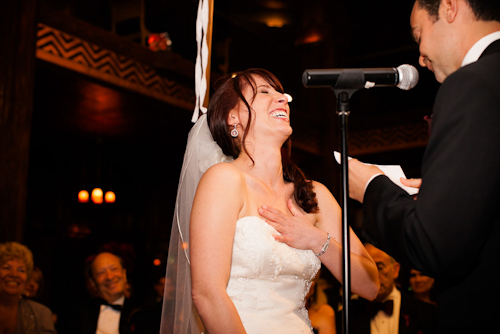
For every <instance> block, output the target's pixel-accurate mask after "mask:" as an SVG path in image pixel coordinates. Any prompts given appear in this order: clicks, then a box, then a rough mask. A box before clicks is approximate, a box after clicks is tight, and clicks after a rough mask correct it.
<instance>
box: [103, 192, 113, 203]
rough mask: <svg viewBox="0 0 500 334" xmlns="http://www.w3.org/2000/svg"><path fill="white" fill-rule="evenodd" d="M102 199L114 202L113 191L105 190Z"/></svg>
mask: <svg viewBox="0 0 500 334" xmlns="http://www.w3.org/2000/svg"><path fill="white" fill-rule="evenodd" d="M104 201H106V203H114V202H115V201H116V195H115V193H114V192H112V191H107V192H106V194H105V195H104Z"/></svg>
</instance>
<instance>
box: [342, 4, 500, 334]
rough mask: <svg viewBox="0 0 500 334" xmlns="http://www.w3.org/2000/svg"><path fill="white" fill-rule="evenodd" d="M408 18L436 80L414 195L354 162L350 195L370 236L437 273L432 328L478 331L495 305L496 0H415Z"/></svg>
mask: <svg viewBox="0 0 500 334" xmlns="http://www.w3.org/2000/svg"><path fill="white" fill-rule="evenodd" d="M410 24H411V29H412V33H413V36H414V38H415V41H416V42H417V43H419V50H420V59H419V61H420V64H421V65H422V66H424V67H427V68H428V69H429V70H431V71H433V72H434V74H435V77H436V79H437V80H438V81H439V82H442V85H441V87H440V89H439V91H438V94H437V96H436V101H435V104H434V111H433V118H432V131H431V136H430V139H429V143H428V146H427V148H426V152H425V155H424V158H423V162H422V186H421V189H420V193H419V195H418V199H417V200H416V201H414V200H413V199H412V197H410V196H409V195H408V194H407V193H406V192H405V191H404V190H402V189H401V188H399V187H398V186H396V185H395V184H394V183H392V182H391V181H390V180H389V179H388V178H387V177H385V176H384V175H383V173H382V172H381V171H380V170H379V169H378V168H376V167H374V166H367V165H364V164H362V163H360V162H359V161H357V160H356V159H352V160H350V162H349V185H350V196H351V198H354V199H356V200H358V201H360V202H363V217H364V223H363V224H364V227H363V230H364V231H365V232H366V233H367V234H368V235H369V237H371V241H372V243H376V245H378V247H380V248H382V249H383V250H384V251H386V252H387V253H389V254H390V255H392V256H393V257H395V258H396V259H397V260H398V261H399V262H402V263H405V264H409V265H410V266H411V267H413V268H416V269H418V270H420V271H422V272H424V273H426V274H428V275H430V276H432V277H434V278H435V279H436V281H435V282H436V288H437V303H438V305H439V306H438V308H439V312H440V314H439V323H440V333H486V332H488V330H489V329H490V328H496V327H497V317H498V314H499V312H500V304H498V303H494V301H496V300H499V298H500V293H499V290H498V289H496V288H495V286H496V285H497V280H498V279H497V277H498V276H497V271H498V268H499V267H500V256H499V254H500V210H499V209H498V203H500V192H499V188H500V154H499V153H498V152H500V135H499V133H498V131H499V130H498V129H500V81H499V80H498V78H499V77H500V1H490V0H417V1H416V2H415V4H414V6H413V10H412V14H411V18H410Z"/></svg>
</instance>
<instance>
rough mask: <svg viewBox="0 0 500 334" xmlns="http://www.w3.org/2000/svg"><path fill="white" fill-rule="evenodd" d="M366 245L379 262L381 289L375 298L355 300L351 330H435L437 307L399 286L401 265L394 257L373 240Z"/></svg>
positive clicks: (359, 333)
mask: <svg viewBox="0 0 500 334" xmlns="http://www.w3.org/2000/svg"><path fill="white" fill-rule="evenodd" d="M365 248H366V250H367V251H368V253H370V256H371V257H372V258H373V260H374V261H375V263H376V264H377V268H378V274H379V281H380V290H379V293H378V295H377V297H376V298H375V300H373V301H372V302H370V301H368V300H366V299H362V298H359V299H355V300H353V301H352V306H351V309H350V318H349V329H350V331H349V333H351V334H376V333H380V334H381V333H384V334H401V333H405V334H406V333H408V334H410V333H420V334H428V333H435V332H436V326H437V308H436V307H435V306H433V305H430V304H428V303H425V302H422V301H420V300H417V299H416V298H414V297H413V296H411V295H410V294H408V293H405V292H401V291H400V290H399V289H398V288H397V286H396V280H397V278H398V277H399V269H400V265H399V263H397V262H396V261H395V260H394V258H392V257H391V256H390V255H388V254H387V253H385V252H383V251H382V250H380V249H378V248H376V247H375V246H373V245H371V244H365Z"/></svg>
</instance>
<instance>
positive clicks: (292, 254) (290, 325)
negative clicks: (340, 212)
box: [227, 216, 321, 334]
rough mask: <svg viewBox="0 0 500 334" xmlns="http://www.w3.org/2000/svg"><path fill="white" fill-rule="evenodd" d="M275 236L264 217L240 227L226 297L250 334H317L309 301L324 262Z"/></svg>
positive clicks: (248, 220)
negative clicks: (316, 277)
mask: <svg viewBox="0 0 500 334" xmlns="http://www.w3.org/2000/svg"><path fill="white" fill-rule="evenodd" d="M275 234H278V232H276V230H275V229H274V228H273V227H272V226H271V225H269V224H267V223H266V222H265V221H264V220H262V219H261V218H259V217H256V216H249V217H244V218H241V219H239V220H238V221H237V223H236V231H235V235H234V244H233V257H232V264H231V274H230V279H229V282H228V286H227V292H228V294H229V297H230V298H231V300H232V301H233V303H234V305H235V306H236V309H237V310H238V313H239V314H240V317H241V319H242V321H243V325H244V326H245V329H246V331H247V333H248V334H257V333H259V334H264V333H273V334H274V333H290V334H295V333H312V328H311V326H310V321H309V318H308V314H307V310H306V308H305V305H304V304H305V296H306V295H307V293H308V291H309V288H310V286H311V280H312V279H313V278H314V277H315V276H316V274H317V272H318V270H319V268H320V264H321V262H320V260H319V259H318V258H317V257H316V256H315V255H314V253H313V251H311V250H300V249H295V248H292V247H290V246H288V245H286V244H284V243H281V242H277V241H276V240H274V238H273V235H275Z"/></svg>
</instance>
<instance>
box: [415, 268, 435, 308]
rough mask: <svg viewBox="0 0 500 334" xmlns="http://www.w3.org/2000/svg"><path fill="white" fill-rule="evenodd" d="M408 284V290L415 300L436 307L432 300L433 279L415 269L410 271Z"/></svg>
mask: <svg viewBox="0 0 500 334" xmlns="http://www.w3.org/2000/svg"><path fill="white" fill-rule="evenodd" d="M409 283H410V287H409V290H410V291H411V292H412V293H413V296H414V297H415V298H417V299H420V300H421V301H424V302H426V303H429V304H433V305H437V304H436V301H435V300H434V278H432V277H430V276H427V275H425V274H423V273H422V272H420V271H418V270H416V269H411V270H410V278H409Z"/></svg>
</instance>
